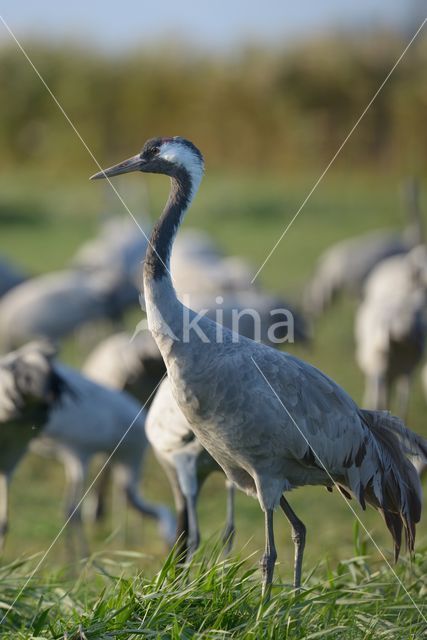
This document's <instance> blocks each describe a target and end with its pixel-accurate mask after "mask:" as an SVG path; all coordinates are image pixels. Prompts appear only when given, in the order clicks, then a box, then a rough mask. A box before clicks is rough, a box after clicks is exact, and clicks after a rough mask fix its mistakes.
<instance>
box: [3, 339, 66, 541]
mask: <svg viewBox="0 0 427 640" xmlns="http://www.w3.org/2000/svg"><path fill="white" fill-rule="evenodd" d="M52 357H53V351H52V349H51V348H50V347H49V346H47V345H44V344H40V343H31V344H28V345H25V347H22V348H21V349H18V350H17V351H14V352H11V353H8V354H7V355H5V356H2V358H0V548H1V547H2V546H3V544H4V538H5V535H6V531H7V525H8V487H9V483H10V480H11V477H12V474H13V471H14V470H15V467H16V465H17V464H18V463H19V461H20V459H21V458H22V457H23V456H24V454H25V452H26V451H27V448H28V445H29V443H30V441H31V440H32V439H33V438H35V437H36V436H37V435H38V433H39V432H40V430H42V429H43V427H44V425H45V423H46V421H47V420H48V419H49V415H50V413H51V411H52V407H53V406H55V405H56V404H58V403H60V402H62V399H63V397H64V396H65V395H66V392H67V389H66V383H65V382H64V380H62V378H61V377H60V375H59V374H58V372H56V371H55V369H54V366H53V364H52Z"/></svg>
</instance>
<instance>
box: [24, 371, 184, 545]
mask: <svg viewBox="0 0 427 640" xmlns="http://www.w3.org/2000/svg"><path fill="white" fill-rule="evenodd" d="M55 370H56V371H57V372H58V373H59V375H60V376H61V378H62V379H63V380H65V382H66V384H67V386H68V388H69V389H70V390H71V391H72V393H71V394H70V395H69V396H67V397H66V398H64V400H63V401H62V403H61V404H60V405H58V406H56V407H54V408H53V410H52V411H51V413H50V415H49V419H48V421H47V422H46V424H45V425H44V429H43V432H42V434H41V435H40V437H39V438H37V439H35V440H34V441H33V442H32V444H31V450H32V451H33V452H35V453H39V454H42V455H46V454H47V455H49V456H54V457H57V458H59V459H60V460H61V461H62V462H63V463H64V466H65V471H66V475H67V478H68V487H67V494H68V499H67V505H66V508H67V515H70V514H73V518H74V520H76V521H77V522H78V519H79V516H80V505H79V502H80V499H81V497H82V495H83V490H84V486H85V481H86V476H87V472H88V465H89V463H90V461H91V459H92V458H93V457H94V456H95V455H96V454H106V455H108V456H111V461H110V467H111V468H112V469H113V472H114V475H115V478H116V481H117V483H118V484H119V485H120V488H121V489H122V491H123V492H124V493H125V495H126V497H127V499H128V501H129V504H130V505H131V506H133V507H134V508H135V509H137V510H138V511H139V512H140V513H142V514H143V515H148V516H150V517H154V518H155V519H156V520H157V521H158V523H159V528H160V531H161V533H162V535H163V536H164V537H165V538H166V540H167V541H168V542H170V541H171V540H172V539H173V536H174V532H173V529H174V521H173V518H172V516H171V514H170V513H169V511H168V509H166V507H163V506H162V505H154V504H150V503H149V502H147V501H146V500H144V499H143V498H142V496H141V495H140V492H139V488H138V485H139V480H140V475H141V471H142V467H143V462H144V455H145V453H146V449H147V444H148V443H147V439H146V435H145V417H146V416H145V411H144V410H143V409H142V407H141V406H140V405H139V404H138V402H136V401H135V400H134V399H133V398H132V397H131V396H129V395H127V394H125V393H122V392H119V391H116V390H113V389H108V388H106V387H103V386H102V385H99V384H97V383H95V382H93V381H92V380H89V379H88V378H86V377H85V376H83V375H82V374H80V373H79V372H78V371H76V370H74V369H71V368H70V367H66V366H64V365H62V364H56V365H55Z"/></svg>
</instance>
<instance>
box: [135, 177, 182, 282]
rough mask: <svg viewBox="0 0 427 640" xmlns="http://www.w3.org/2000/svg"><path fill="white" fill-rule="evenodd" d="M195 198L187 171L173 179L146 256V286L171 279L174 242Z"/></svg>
mask: <svg viewBox="0 0 427 640" xmlns="http://www.w3.org/2000/svg"><path fill="white" fill-rule="evenodd" d="M192 198H193V185H192V181H191V178H190V176H189V175H188V173H187V172H186V171H184V170H183V171H181V172H180V173H179V174H178V175H177V176H176V177H173V178H171V190H170V193H169V198H168V201H167V203H166V206H165V209H164V211H163V213H162V215H161V216H160V218H159V220H158V221H157V223H156V225H155V227H154V229H153V232H152V234H151V238H150V243H149V246H148V248H147V253H146V255H145V264H144V284H146V283H147V281H148V282H150V281H151V280H159V279H162V278H164V277H168V276H169V277H170V272H169V265H170V255H171V251H172V245H173V241H174V239H175V235H176V232H177V230H178V227H179V225H180V224H181V221H182V218H183V216H184V214H185V212H186V210H187V209H188V207H189V206H190V202H191V200H192Z"/></svg>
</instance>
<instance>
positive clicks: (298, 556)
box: [280, 496, 306, 589]
mask: <svg viewBox="0 0 427 640" xmlns="http://www.w3.org/2000/svg"><path fill="white" fill-rule="evenodd" d="M280 506H281V508H282V510H283V513H284V514H285V516H286V517H287V519H288V520H289V522H290V523H291V527H292V540H293V542H294V545H295V561H294V588H295V589H299V588H300V587H301V573H302V558H303V555H304V547H305V536H306V528H305V525H304V524H303V523H302V522H301V520H300V519H299V518H298V516H297V515H296V514H295V512H294V511H293V509H292V508H291V505H290V504H289V502H288V501H287V500H286V498H285V497H284V496H282V497H281V498H280Z"/></svg>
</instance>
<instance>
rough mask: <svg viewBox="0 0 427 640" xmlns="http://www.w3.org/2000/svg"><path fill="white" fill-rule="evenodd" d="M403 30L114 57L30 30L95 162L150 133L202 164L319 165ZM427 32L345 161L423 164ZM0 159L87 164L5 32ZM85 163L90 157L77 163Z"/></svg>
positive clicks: (55, 165)
mask: <svg viewBox="0 0 427 640" xmlns="http://www.w3.org/2000/svg"><path fill="white" fill-rule="evenodd" d="M406 44H407V43H406V42H403V41H402V39H401V37H399V36H398V35H396V34H393V33H389V32H383V31H379V32H376V33H371V34H370V35H363V34H360V33H357V34H354V35H351V34H346V35H342V36H339V35H336V36H333V37H332V36H331V37H324V38H323V39H320V40H315V41H310V42H304V43H302V44H298V45H292V46H285V45H284V46H283V47H282V48H276V49H272V48H270V49H269V48H264V49H261V48H256V47H250V46H248V47H246V48H243V49H241V50H240V51H236V52H235V53H234V54H233V55H227V56H225V55H220V54H215V55H214V54H207V53H203V52H201V51H198V50H196V49H193V48H192V47H191V45H189V44H183V43H182V42H181V43H172V44H169V46H168V48H159V49H156V48H151V49H150V50H144V49H141V50H140V51H133V52H129V53H126V54H122V55H116V56H115V57H112V56H108V55H106V54H101V53H99V52H97V51H96V50H94V49H90V48H86V49H84V48H83V45H81V46H80V47H78V46H77V45H74V46H73V45H70V44H65V45H64V46H62V47H58V46H54V45H48V44H43V43H40V42H37V41H34V42H31V41H29V42H27V43H26V44H25V48H26V50H27V53H28V55H29V57H30V58H31V60H32V61H33V63H34V65H35V66H36V68H37V69H38V71H39V72H40V74H41V76H42V77H43V79H44V80H45V82H46V83H47V85H48V86H49V88H50V89H51V91H52V92H53V93H54V95H55V96H56V97H57V99H58V101H59V103H60V104H61V105H63V106H64V108H65V110H66V112H67V113H68V115H69V116H70V118H71V120H72V121H73V122H74V123H75V124H76V126H77V128H78V130H79V131H80V133H81V135H82V137H83V139H84V140H85V141H86V142H87V143H88V145H89V147H90V148H91V149H92V151H93V152H94V154H95V156H96V157H97V158H98V159H99V158H102V160H103V162H105V161H108V160H109V159H117V158H120V157H121V156H122V155H127V154H129V151H134V150H135V148H138V147H139V146H140V145H141V144H142V142H143V141H144V140H145V139H146V138H148V137H151V136H153V135H177V134H179V135H183V136H186V137H188V138H190V139H192V140H194V141H195V142H196V144H198V145H199V146H200V148H202V149H203V151H204V153H205V155H206V158H207V163H208V167H209V168H210V169H220V168H223V167H225V166H227V167H235V168H237V167H238V168H239V170H242V169H244V170H256V171H269V172H270V171H273V170H274V171H276V172H277V171H280V172H282V171H283V170H287V171H289V170H295V169H300V168H307V166H311V167H313V166H319V165H320V166H322V169H323V167H324V165H325V163H327V162H328V161H329V160H330V159H331V157H332V155H333V154H334V153H335V151H336V150H337V148H338V146H339V145H340V144H341V142H342V141H343V140H344V138H345V137H346V135H347V133H348V132H349V131H350V129H351V127H352V126H353V124H354V123H355V122H356V120H357V118H358V117H359V116H360V114H361V113H362V111H363V110H364V109H365V107H366V106H367V104H368V102H369V101H370V99H371V98H372V97H373V95H374V93H375V92H376V91H377V89H378V88H379V86H380V85H381V83H382V82H383V80H384V79H385V77H386V75H387V74H388V72H389V71H390V70H391V68H392V67H393V65H394V63H395V62H396V60H397V58H398V57H399V56H400V54H401V53H402V51H403V49H404V47H405V46H406ZM426 63H427V40H426V39H425V38H424V39H423V38H421V37H420V38H419V39H418V40H417V41H416V42H415V43H414V44H413V45H412V47H411V48H410V49H409V51H408V52H407V54H406V55H405V57H404V58H403V60H402V61H401V63H400V64H399V66H398V67H397V69H396V70H395V71H394V73H393V75H392V77H391V79H390V80H389V81H388V82H387V83H386V84H385V86H384V88H383V89H382V90H381V92H380V93H379V95H378V96H377V98H376V100H375V108H372V109H369V111H368V112H367V114H366V116H365V117H364V119H363V123H362V124H361V125H360V126H359V127H358V130H357V135H355V136H353V138H352V139H351V141H350V143H349V144H348V145H347V146H346V148H345V150H344V152H343V154H342V158H341V159H340V162H341V164H344V166H347V167H355V166H366V164H367V163H368V164H369V165H370V166H375V167H376V168H377V169H379V168H381V169H385V170H389V169H390V168H394V169H396V170H398V171H399V172H401V173H413V172H414V171H415V172H421V171H422V170H423V169H425V167H426V165H427V133H426V127H425V126H424V120H425V113H426V108H427V83H426V76H425V68H426ZM0 86H1V87H2V94H3V99H2V100H1V101H0V147H1V149H2V153H1V160H0V168H1V169H2V170H4V169H5V168H6V167H11V166H17V165H20V166H22V165H27V166H28V165H37V166H38V167H42V168H43V169H44V170H46V171H53V172H55V173H57V172H60V171H63V170H65V169H66V170H73V169H74V170H75V169H76V168H78V167H80V166H81V165H82V163H88V160H89V159H88V157H87V152H86V151H85V150H84V149H83V147H82V146H81V145H78V144H75V134H74V132H73V131H72V130H71V128H70V127H66V126H64V118H63V115H62V114H61V113H60V111H59V110H58V108H57V106H56V105H55V104H54V102H53V100H52V98H51V96H50V95H49V94H48V92H47V91H46V88H45V87H44V86H43V84H42V83H41V82H40V79H39V78H38V77H37V76H36V74H35V73H34V70H33V69H32V68H31V66H30V64H29V63H28V61H27V60H26V59H25V57H24V56H23V55H22V53H21V52H20V51H19V50H18V49H17V48H16V46H15V45H10V46H4V47H3V48H2V49H1V50H0ZM86 166H88V165H86Z"/></svg>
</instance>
